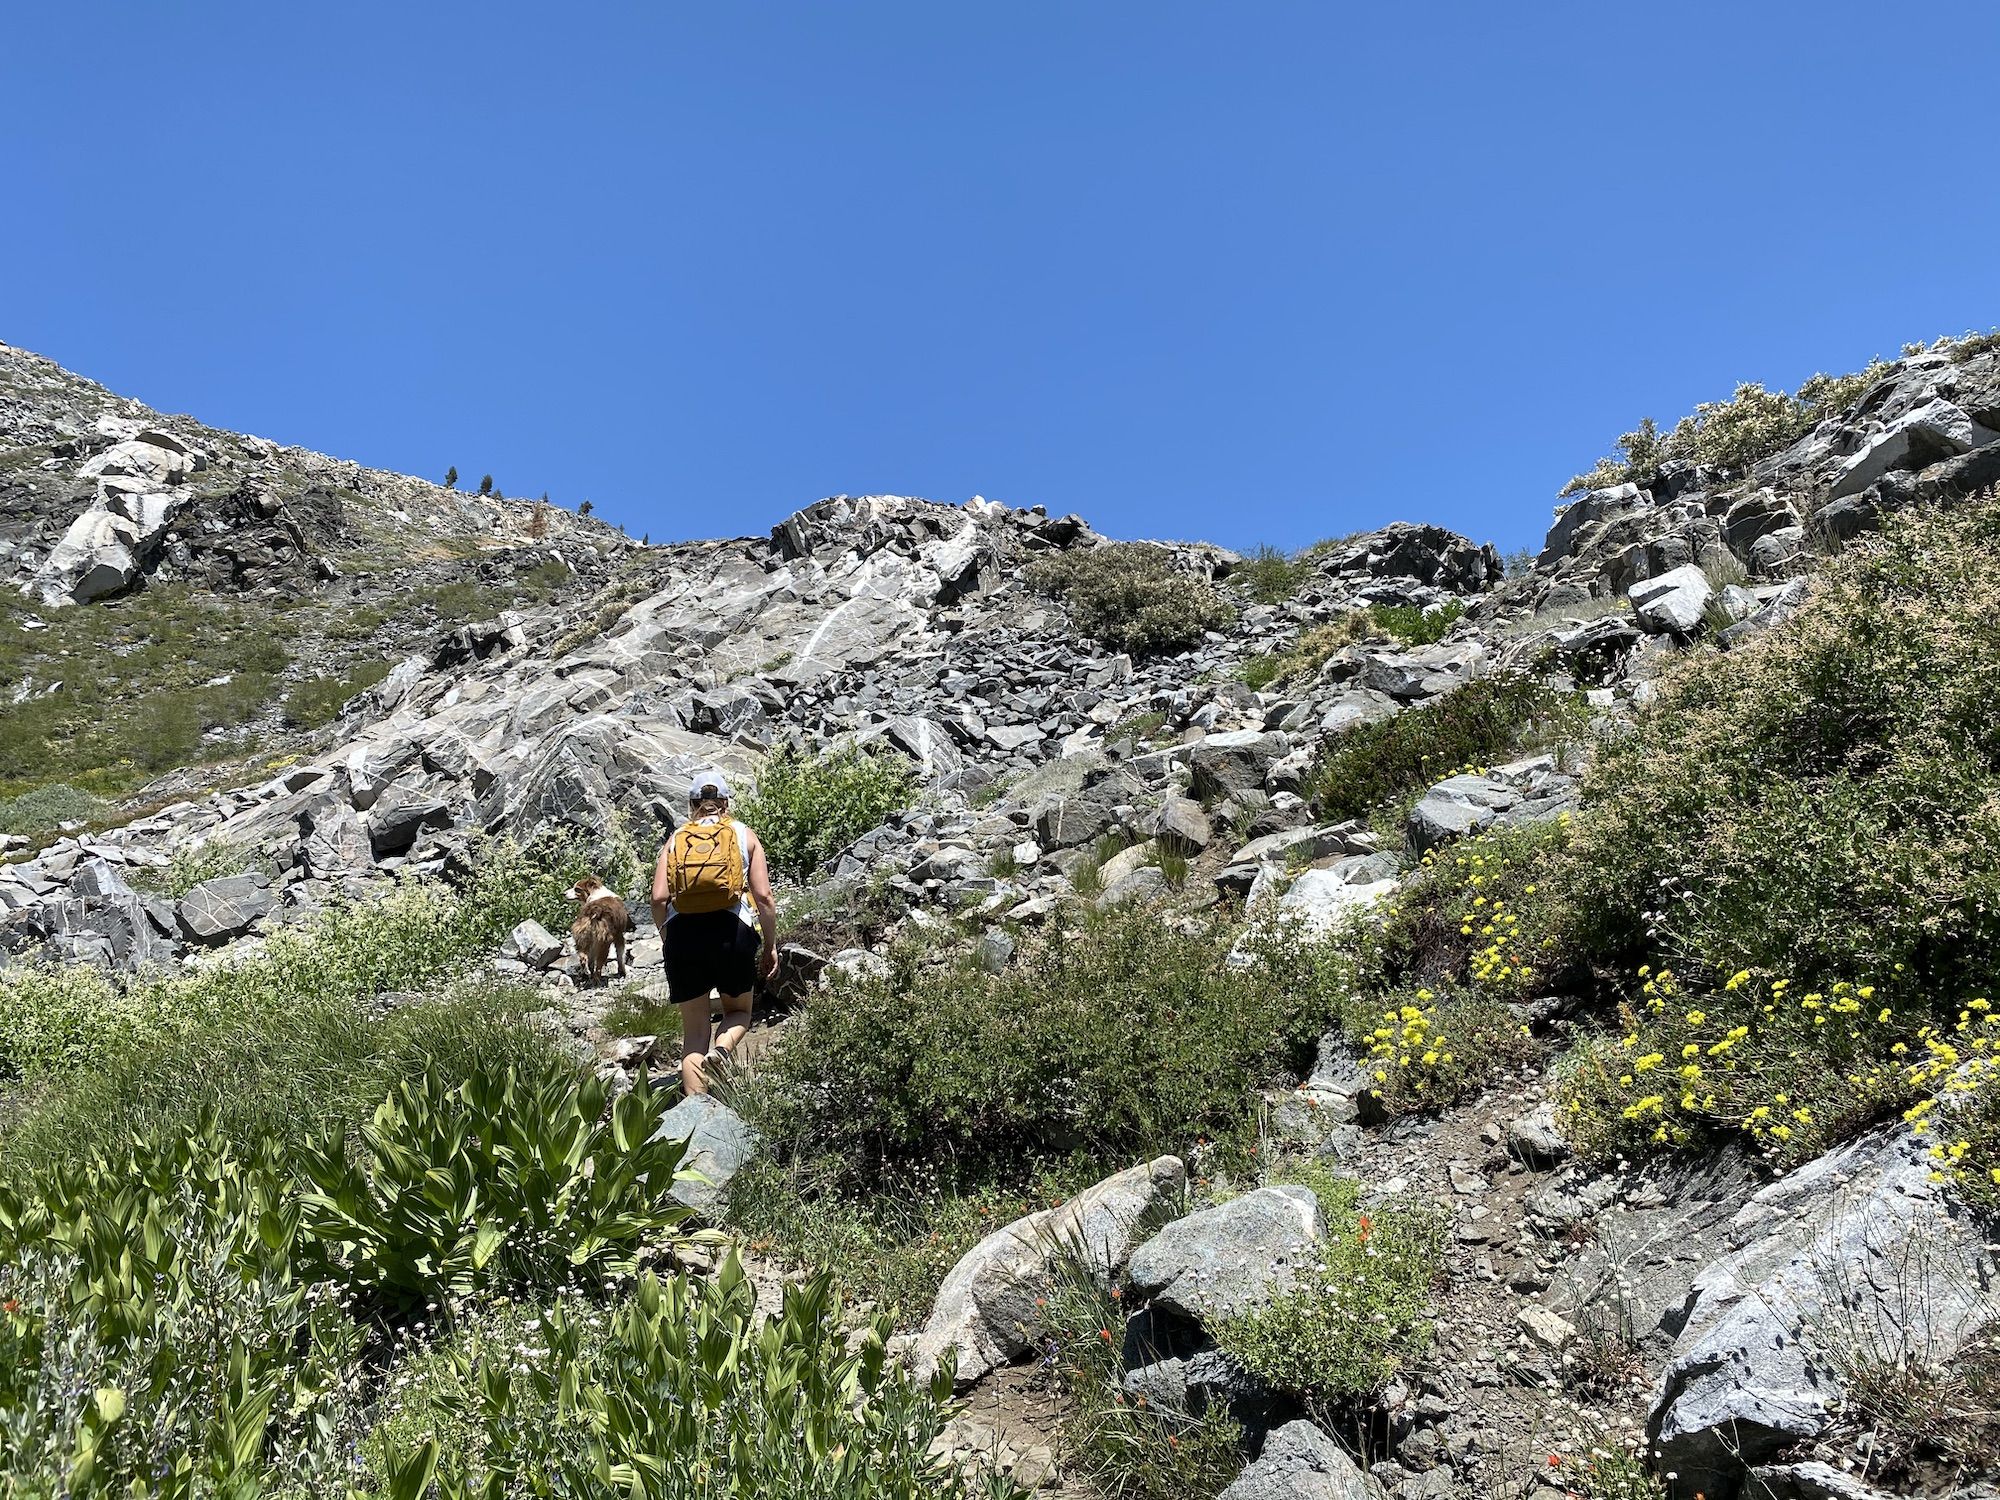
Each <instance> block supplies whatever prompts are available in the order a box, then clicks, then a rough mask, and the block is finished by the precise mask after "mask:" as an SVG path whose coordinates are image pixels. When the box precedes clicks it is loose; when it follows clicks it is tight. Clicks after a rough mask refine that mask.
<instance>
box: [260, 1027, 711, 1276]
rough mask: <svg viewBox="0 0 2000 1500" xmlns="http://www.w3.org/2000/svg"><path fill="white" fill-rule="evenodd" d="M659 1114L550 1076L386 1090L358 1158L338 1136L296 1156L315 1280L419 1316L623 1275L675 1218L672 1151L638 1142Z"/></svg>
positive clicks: (586, 1082) (656, 1098) (651, 1103)
mask: <svg viewBox="0 0 2000 1500" xmlns="http://www.w3.org/2000/svg"><path fill="white" fill-rule="evenodd" d="M668 1102H669V1096H667V1095H665V1094H656V1093H654V1092H653V1091H652V1089H651V1088H650V1087H649V1086H648V1085H647V1082H646V1079H645V1076H644V1075H643V1074H642V1075H641V1076H640V1079H639V1082H638V1084H637V1085H636V1086H635V1087H634V1088H632V1089H631V1090H629V1091H628V1092H626V1093H624V1094H622V1095H620V1096H619V1098H618V1099H617V1100H616V1101H615V1102H611V1101H610V1100H609V1091H608V1088H607V1086H606V1085H605V1083H604V1082H603V1081H602V1080H601V1079H597V1078H587V1077H582V1076H579V1074H578V1073H577V1071H576V1069H575V1067H574V1066H564V1065H561V1064H555V1063H550V1064H546V1065H544V1066H543V1067H541V1068H540V1069H538V1070H537V1071H535V1072H533V1073H530V1074H527V1075H525V1076H524V1075H522V1074H521V1073H519V1072H518V1071H517V1070H515V1069H514V1068H511V1067H510V1068H508V1069H506V1070H505V1071H504V1072H496V1071H494V1070H493V1069H492V1068H490V1067H488V1066H486V1065H484V1063H483V1062H482V1064H481V1066H479V1067H477V1068H475V1070H474V1071H473V1072H472V1073H471V1075H470V1076H468V1077H466V1078H464V1079H463V1080H454V1079H452V1078H450V1077H447V1076H445V1075H443V1074H441V1073H439V1072H437V1071H435V1070H432V1071H427V1072H426V1073H425V1074H424V1075H423V1077H422V1078H420V1079H411V1080H406V1081H404V1082H402V1083H399V1084H397V1085H396V1087H395V1089H394V1091H393V1092H391V1094H390V1095H389V1097H388V1098H387V1099H386V1100H384V1101H383V1103H382V1104H381V1106H380V1107H379V1108H377V1109H376V1111H375V1114H374V1117H373V1118H372V1119H371V1120H369V1121H368V1122H367V1123H365V1124H364V1125H362V1126H361V1129H360V1132H359V1134H360V1142H359V1147H360V1149H359V1150H358V1151H357V1152H351V1151H350V1149H349V1145H348V1140H347V1133H346V1130H345V1128H344V1125H336V1127H335V1128H334V1130H333V1131H332V1132H331V1133H329V1134H328V1135H327V1136H325V1137H323V1138H321V1139H318V1140H315V1141H312V1142H310V1143H308V1144H307V1145H305V1146H303V1147H301V1148H300V1149H299V1151H298V1153H297V1162H298V1172H299V1174H300V1175H301V1176H302V1177H303V1178H304V1180H305V1182H306V1184H307V1191H306V1192H305V1193H304V1194H303V1196H302V1199H301V1202H302V1205H303V1209H304V1224H305V1227H306V1229H307V1231H308V1232H309V1234H310V1236H311V1238H312V1240H313V1241H314V1242H315V1243H316V1244H317V1245H320V1246H327V1247H337V1249H335V1250H334V1251H333V1253H332V1255H331V1257H330V1263H329V1265H328V1267H327V1268H326V1270H325V1271H324V1272H323V1275H324V1276H325V1278H326V1279H328V1280H334V1279H339V1280H344V1281H346V1282H347V1283H348V1284H350V1285H352V1286H354V1287H356V1288H358V1289H360V1290H363V1291H366V1292H368V1293H370V1294H372V1295H374V1296H376V1297H379V1298H382V1299H384V1300H388V1301H392V1302H393V1301H408V1302H418V1301H421V1300H422V1299H423V1298H425V1297H427V1296H436V1295H437V1294H438V1293H439V1292H440V1291H442V1292H445V1293H449V1294H453V1295H461V1296H462V1295H465V1294H468V1293H471V1292H473V1291H483V1290H489V1289H494V1288H505V1289H515V1288H521V1287H533V1286H553V1285H557V1284H559V1283H561V1282H562V1281H564V1280H565V1279H566V1278H567V1277H569V1276H570V1275H572V1274H575V1275H587V1276H590V1277H592V1278H594V1279H602V1278H603V1277H605V1276H607V1275H618V1274H625V1273H629V1272H630V1271H631V1270H632V1269H633V1268H634V1266H635V1264H636V1253H637V1250H638V1248H639V1245H640V1244H641V1242H642V1241H645V1240H647V1239H650V1238H655V1237H657V1236H659V1235H660V1234H661V1232H662V1231H665V1230H668V1229H671V1228H673V1227H674V1226H675V1225H677V1224H679V1223H681V1222H682V1221H683V1220H684V1219H686V1218H687V1217H688V1210H687V1209H686V1208H683V1207H682V1206H681V1205H680V1204H678V1203H676V1202H675V1201H674V1200H673V1198H672V1197H671V1196H670V1193H671V1191H672V1188H673V1185H674V1183H675V1182H676V1181H678V1180H680V1179H681V1178H684V1177H686V1176H687V1175H689V1174H686V1173H682V1172H681V1171H680V1164H681V1158H682V1157H683V1156H684V1155H685V1153H686V1150H687V1145H686V1142H685V1141H682V1140H673V1139H668V1140H655V1139H653V1138H652V1135H653V1131H654V1129H655V1128H656V1127H657V1126H658V1125H659V1123H660V1117H661V1116H662V1115H663V1114H665V1112H666V1108H667V1104H668ZM607 1103H609V1109H608V1110H607V1108H606V1106H607Z"/></svg>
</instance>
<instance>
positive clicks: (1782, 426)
mask: <svg viewBox="0 0 2000 1500" xmlns="http://www.w3.org/2000/svg"><path fill="white" fill-rule="evenodd" d="M1887 371H1888V366H1887V365H1884V364H1882V363H1881V362H1880V361H1871V362H1870V363H1869V365H1868V367H1867V368H1866V369H1864V370H1859V371H1857V372H1855V373H1854V374H1852V375H1814V376H1813V377H1811V378H1810V379H1809V380H1807V381H1805V382H1804V383H1803V384H1802V385H1800V387H1799V388H1798V392H1797V393H1796V394H1795V395H1790V396H1788V395H1786V394H1785V393H1784V392H1783V391H1767V390H1765V389H1764V387H1763V386H1761V385H1757V384H1755V383H1752V382H1746V383H1745V384H1743V385H1739V386H1737V387H1736V393H1735V395H1733V396H1731V397H1730V398H1729V400H1727V401H1704V402H1702V403H1701V404H1700V405H1699V406H1697V407H1696V408H1695V410H1694V415H1693V416H1690V417H1683V418H1681V420H1680V421H1679V422H1677V423H1676V424H1675V425H1674V429H1673V431H1671V432H1669V433H1666V434H1664V435H1663V434H1662V433H1661V432H1660V430H1659V428H1658V426H1656V425H1655V424H1654V422H1653V419H1652V418H1651V417H1648V418H1646V419H1645V420H1644V421H1643V422H1641V423H1640V424H1639V426H1638V427H1637V428H1636V429H1635V430H1634V431H1631V432H1628V433H1626V434H1625V435H1624V436H1623V437H1621V438H1619V439H1618V448H1619V456H1618V457H1616V458H1604V459H1599V460H1598V462H1597V465H1596V467H1594V468H1592V469H1591V470H1590V471H1589V472H1588V473H1584V474H1579V475H1577V476H1576V478H1574V479H1572V480H1571V481H1570V482H1569V483H1568V484H1566V485H1564V486H1563V491H1562V492H1563V493H1564V494H1565V495H1570V494H1575V493H1577V492H1579V491H1582V490H1594V489H1603V488H1606V487H1608V486H1610V485H1615V484H1626V483H1633V484H1638V485H1642V486H1644V485H1650V484H1652V482H1653V481H1654V479H1655V478H1657V477H1658V474H1659V469H1660V465H1661V464H1663V463H1666V462H1667V461H1668V460H1669V459H1687V460H1690V461H1692V462H1694V463H1698V464H1709V465H1712V466H1714V467H1717V468H1722V469H1729V470H1733V471H1737V472H1740V471H1742V470H1743V469H1746V468H1748V467H1749V466H1750V465H1752V464H1754V463H1757V462H1758V461H1759V460H1761V459H1766V458H1769V457H1770V456H1771V455H1772V454H1774V453H1777V452H1779V451H1780V450H1782V449H1784V448H1787V447H1789V446H1790V445H1791V444H1793V443H1795V442H1797V441H1798V440H1799V439H1800V438H1802V437H1804V436H1805V435H1806V434H1807V433H1808V432H1810V431H1812V429H1813V428H1814V427H1815V426H1817V425H1818V424H1819V422H1820V421H1821V420H1822V419H1823V418H1826V417H1829V416H1833V415H1835V414H1837V413H1839V412H1841V411H1844V410H1846V409H1847V408H1848V407H1849V406H1852V405H1853V404H1854V403H1855V402H1856V401H1858V400H1859V399H1860V398H1861V396H1862V394H1863V392H1865V391H1866V390H1867V389H1868V387H1869V386H1871V385H1873V384H1874V383H1875V382H1876V381H1877V380H1879V379H1881V378H1882V376H1883V375H1884V374H1885V373H1887Z"/></svg>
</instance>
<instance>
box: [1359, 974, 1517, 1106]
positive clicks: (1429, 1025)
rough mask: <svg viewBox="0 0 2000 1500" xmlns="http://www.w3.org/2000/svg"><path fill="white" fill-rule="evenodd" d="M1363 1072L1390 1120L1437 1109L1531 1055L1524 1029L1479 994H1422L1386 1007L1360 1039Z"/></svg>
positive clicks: (1511, 1014) (1509, 1013)
mask: <svg viewBox="0 0 2000 1500" xmlns="http://www.w3.org/2000/svg"><path fill="white" fill-rule="evenodd" d="M1364 1046H1365V1050H1366V1052H1367V1056H1366V1058H1365V1059H1364V1060H1363V1066H1364V1067H1366V1068H1367V1069H1368V1070H1369V1073H1370V1076H1371V1078H1372V1079H1373V1081H1374V1087H1373V1093H1374V1096H1375V1099H1376V1101H1377V1102H1378V1103H1379V1104H1380V1105H1381V1107H1382V1108H1383V1109H1385V1110H1386V1111H1388V1112H1389V1113H1390V1114H1407V1113H1411V1112H1413V1111H1417V1110H1425V1109H1439V1108H1442V1107H1444V1106H1445V1105H1448V1104H1452V1103H1455V1102H1457V1101H1458V1100H1460V1099H1462V1098H1464V1097H1465V1096H1466V1095H1468V1094H1470V1093H1473V1092H1475V1091H1476V1090H1478V1089H1480V1088H1482V1087H1484V1086H1485V1085H1486V1084H1487V1083H1488V1082H1489V1081H1490V1080H1491V1079H1492V1078H1493V1077H1494V1076H1495V1075H1496V1074H1498V1073H1499V1072H1500V1071H1501V1070H1502V1069H1504V1068H1507V1067H1511V1066H1514V1065H1516V1064H1518V1063H1520V1062H1521V1061H1523V1060H1524V1059H1526V1058H1528V1057H1530V1056H1532V1055H1533V1053H1534V1050H1535V1048H1534V1043H1533V1042H1532V1041H1531V1040H1530V1039H1529V1036H1528V1027H1527V1023H1526V1022H1524V1021H1522V1020H1521V1018H1520V1017H1519V1016H1517V1015H1515V1014H1514V1012H1513V1011H1511V1010H1509V1009H1508V1008H1507V1007H1506V1006H1505V1005H1502V1004H1500V1003H1499V1002H1498V1001H1494V1000H1489V999H1486V998H1485V997H1483V996H1480V995H1466V994H1446V995H1436V994H1433V993H1432V992H1431V991H1429V990H1427V989H1420V990H1418V991H1417V992H1416V993H1415V994H1414V995H1412V996H1410V997H1409V998H1408V999H1406V1000H1405V1001H1404V1002H1403V1003H1401V1004H1398V1005H1391V1006H1388V1007H1386V1008H1385V1009H1384V1010H1383V1011H1382V1012H1381V1016H1380V1019H1379V1021H1378V1023H1377V1024H1376V1025H1375V1026H1374V1027H1373V1028H1372V1029H1371V1030H1370V1031H1369V1032H1368V1034H1367V1036H1366V1038H1365V1039H1364Z"/></svg>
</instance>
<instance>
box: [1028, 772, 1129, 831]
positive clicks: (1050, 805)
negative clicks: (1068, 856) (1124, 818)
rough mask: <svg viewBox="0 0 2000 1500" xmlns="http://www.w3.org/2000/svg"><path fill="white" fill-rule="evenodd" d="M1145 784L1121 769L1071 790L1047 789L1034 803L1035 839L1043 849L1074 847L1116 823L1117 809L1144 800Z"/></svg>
mask: <svg viewBox="0 0 2000 1500" xmlns="http://www.w3.org/2000/svg"><path fill="white" fill-rule="evenodd" d="M1146 795H1147V792H1146V784H1145V783H1144V782H1142V781H1140V780H1139V779H1138V778H1136V777H1134V776H1130V775H1127V774H1126V773H1124V772H1122V771H1114V772H1112V773H1111V774H1109V775H1106V776H1100V777H1098V778H1096V779H1095V780H1092V781H1090V782H1088V783H1087V784H1085V785H1083V786H1081V787H1079V788H1078V789H1077V790H1076V791H1074V792H1067V791H1063V790H1051V791H1049V792H1047V793H1044V794H1043V795H1042V796H1041V797H1040V798H1039V799H1038V800H1037V802H1036V803H1035V805H1034V828H1035V838H1036V840H1037V841H1038V842H1039V843H1040V844H1041V846H1042V847H1043V848H1044V849H1074V848H1076V847H1077V846H1078V845H1081V844H1088V843H1090V842H1091V841H1092V840H1093V839H1095V838H1097V837H1098V836H1099V835H1100V834H1102V833H1105V832H1107V831H1108V830H1109V829H1111V828H1112V827H1114V826H1116V825H1117V823H1118V821H1119V811H1118V810H1119V809H1120V808H1121V807H1132V806H1137V805H1138V804H1140V803H1143V802H1144V801H1145V800H1146Z"/></svg>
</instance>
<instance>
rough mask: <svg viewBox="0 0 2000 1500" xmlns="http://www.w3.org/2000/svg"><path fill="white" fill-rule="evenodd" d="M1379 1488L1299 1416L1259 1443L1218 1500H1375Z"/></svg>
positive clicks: (1379, 1491) (1340, 1449) (1337, 1447)
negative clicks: (1258, 1450)
mask: <svg viewBox="0 0 2000 1500" xmlns="http://www.w3.org/2000/svg"><path fill="white" fill-rule="evenodd" d="M1381 1494H1382V1487H1381V1486H1380V1485H1378V1484H1376V1483H1375V1482H1374V1481H1373V1480H1371V1479H1370V1478H1369V1477H1368V1476H1367V1475H1366V1474H1364V1473H1362V1472H1361V1470H1360V1468H1359V1467H1358V1466H1357V1465H1356V1464H1355V1462H1354V1460H1353V1459H1351V1458H1349V1457H1348V1456H1347V1454H1346V1452H1345V1451H1344V1450H1343V1449H1342V1448H1341V1446H1340V1444H1338V1443H1336V1442H1335V1441H1334V1440H1333V1439H1332V1438H1330V1437H1328V1436H1327V1435H1326V1434H1325V1433H1323V1432H1321V1431H1320V1430H1319V1429H1318V1428H1317V1427H1315V1426H1313V1424H1312V1423H1310V1422H1308V1421H1306V1420H1304V1419H1303V1418H1301V1419H1300V1420H1298V1421H1296V1422H1287V1423H1286V1424H1285V1425H1284V1426H1283V1427H1280V1428H1279V1429H1278V1430H1277V1431H1276V1432H1274V1433H1272V1434H1271V1435H1270V1437H1268V1438H1266V1439H1265V1440H1264V1451H1263V1453H1261V1454H1260V1455H1258V1458H1257V1461H1256V1462H1255V1463H1253V1464H1251V1465H1250V1467H1248V1468H1247V1469H1245V1470H1244V1471H1243V1472H1242V1473H1241V1474H1239V1475H1237V1476H1236V1478H1235V1480H1234V1481H1232V1482H1231V1484H1230V1486H1229V1488H1228V1489H1226V1490H1224V1491H1223V1492H1222V1495H1221V1500H1379V1497H1380V1496H1381Z"/></svg>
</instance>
